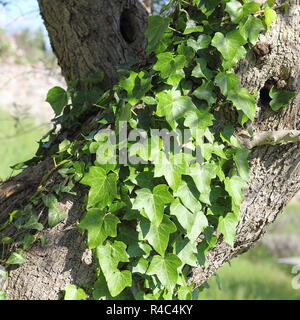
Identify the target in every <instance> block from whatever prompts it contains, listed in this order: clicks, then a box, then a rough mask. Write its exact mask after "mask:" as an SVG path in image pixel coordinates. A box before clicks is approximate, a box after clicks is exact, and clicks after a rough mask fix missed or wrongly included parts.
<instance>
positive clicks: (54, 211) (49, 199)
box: [43, 194, 67, 228]
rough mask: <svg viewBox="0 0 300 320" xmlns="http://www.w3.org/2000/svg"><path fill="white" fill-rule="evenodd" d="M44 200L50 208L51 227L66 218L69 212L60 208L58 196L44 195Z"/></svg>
mask: <svg viewBox="0 0 300 320" xmlns="http://www.w3.org/2000/svg"><path fill="white" fill-rule="evenodd" d="M43 202H44V204H45V206H46V207H47V208H48V224H49V226H50V227H51V228H52V227H55V226H56V225H57V224H58V223H60V222H61V221H63V220H64V219H66V217H67V213H66V212H64V211H61V210H60V209H59V208H58V202H57V198H56V197H55V196H54V195H53V194H47V195H45V196H43Z"/></svg>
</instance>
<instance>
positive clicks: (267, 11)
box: [264, 7, 277, 30]
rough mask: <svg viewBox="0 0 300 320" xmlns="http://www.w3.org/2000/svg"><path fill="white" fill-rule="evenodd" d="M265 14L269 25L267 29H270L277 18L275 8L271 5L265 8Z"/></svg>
mask: <svg viewBox="0 0 300 320" xmlns="http://www.w3.org/2000/svg"><path fill="white" fill-rule="evenodd" d="M264 14H265V23H266V26H267V30H270V26H271V24H272V22H273V21H274V20H276V19H277V14H276V12H275V10H273V9H272V8H270V7H266V8H265V11H264Z"/></svg>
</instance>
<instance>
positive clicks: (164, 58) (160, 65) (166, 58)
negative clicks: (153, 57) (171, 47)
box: [153, 52, 175, 78]
mask: <svg viewBox="0 0 300 320" xmlns="http://www.w3.org/2000/svg"><path fill="white" fill-rule="evenodd" d="M172 62H173V64H172ZM174 69H175V65H174V61H173V53H172V52H163V53H159V54H158V55H157V62H156V63H155V64H154V66H153V70H155V71H159V72H160V74H161V77H162V78H166V77H168V76H169V75H170V74H171V73H172V71H173V70H174Z"/></svg>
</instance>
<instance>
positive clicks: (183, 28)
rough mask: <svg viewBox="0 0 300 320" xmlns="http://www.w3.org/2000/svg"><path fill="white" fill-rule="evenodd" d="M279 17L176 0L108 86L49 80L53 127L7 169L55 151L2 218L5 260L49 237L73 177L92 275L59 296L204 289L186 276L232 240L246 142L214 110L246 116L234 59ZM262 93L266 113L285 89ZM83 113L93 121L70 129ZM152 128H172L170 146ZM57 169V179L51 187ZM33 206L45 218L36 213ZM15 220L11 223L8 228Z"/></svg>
mask: <svg viewBox="0 0 300 320" xmlns="http://www.w3.org/2000/svg"><path fill="white" fill-rule="evenodd" d="M275 19H276V13H275V10H274V1H273V0H269V1H267V2H266V3H265V4H264V5H263V6H262V7H261V5H260V4H259V3H256V2H254V1H251V0H243V1H238V0H227V1H226V0H222V1H219V0H177V1H175V0H172V1H170V2H169V4H168V5H166V6H164V7H163V9H162V14H161V15H160V16H150V17H149V26H148V29H147V31H146V34H147V35H148V45H147V49H146V51H147V52H148V59H147V63H145V64H139V63H138V64H137V63H136V62H132V63H129V64H127V65H121V66H120V67H119V73H120V81H119V82H118V84H116V85H115V86H114V87H113V88H112V89H110V88H108V87H107V86H106V85H105V83H104V82H103V73H102V72H99V73H97V74H96V75H95V76H93V77H91V78H89V79H80V80H78V81H74V82H73V83H70V84H69V87H68V90H67V91H65V90H64V89H62V88H59V87H55V88H52V89H51V90H50V91H49V93H48V96H47V101H48V102H49V103H50V104H51V106H52V108H53V110H54V112H55V114H56V118H55V119H54V127H53V129H52V130H51V131H50V132H49V133H48V134H47V135H46V136H45V137H43V138H42V139H41V141H40V148H39V150H38V152H37V154H36V156H35V158H34V159H32V160H31V161H29V162H27V163H25V164H21V165H20V164H19V165H18V166H17V167H15V168H20V167H22V166H24V165H25V166H26V165H30V164H32V163H37V162H40V161H42V160H43V159H45V158H46V157H49V156H51V157H52V158H53V161H54V169H53V170H52V171H51V172H49V173H48V174H47V175H45V177H44V179H43V181H42V183H41V185H40V186H39V188H38V189H37V190H36V193H35V194H34V195H33V196H32V198H31V201H30V204H29V205H27V206H26V207H25V208H24V209H22V210H21V209H20V210H16V211H14V212H12V213H11V214H10V218H9V220H8V221H7V222H6V223H5V224H3V226H1V227H0V232H1V233H2V235H3V236H2V237H1V243H2V255H1V262H2V264H3V265H9V264H22V263H25V262H26V259H25V258H24V257H23V255H22V252H23V250H26V249H28V248H29V247H30V246H31V245H32V244H33V243H34V242H35V241H37V240H39V241H41V244H42V245H44V244H45V242H46V241H47V239H45V237H40V234H39V231H41V230H42V229H43V225H45V224H46V222H47V223H48V225H49V227H53V226H55V225H57V224H58V223H59V222H61V221H62V220H64V219H65V218H66V213H65V212H62V211H61V210H60V209H59V207H58V205H57V203H58V200H59V197H60V196H61V195H62V194H65V193H70V194H76V192H75V191H74V190H75V189H74V186H75V185H76V184H78V183H80V184H83V185H85V186H88V187H89V193H88V195H87V196H86V198H85V208H86V212H85V214H84V216H83V218H82V220H81V221H80V223H79V224H78V228H79V230H81V231H83V232H86V234H87V247H88V248H89V249H91V250H92V252H93V255H94V258H95V261H96V265H97V281H96V282H95V284H94V286H93V287H92V288H87V289H86V293H85V292H84V291H83V289H81V288H79V289H78V288H76V286H74V285H69V286H67V288H66V294H65V299H75V300H76V299H77V300H80V299H86V298H87V297H88V296H92V297H93V298H94V299H100V298H101V297H104V296H105V297H106V298H107V299H153V300H156V299H184V300H185V299H192V298H195V297H197V292H198V290H201V288H195V287H194V284H193V283H189V282H188V275H189V272H190V270H191V268H192V267H195V266H196V265H197V264H200V265H205V255H206V253H207V252H208V250H210V249H211V248H213V247H214V246H215V244H216V241H217V239H218V237H223V238H224V240H225V241H226V242H227V243H228V244H229V245H230V246H233V245H234V238H235V232H236V226H237V224H238V221H239V218H240V214H239V212H240V205H241V202H242V199H243V189H244V188H245V187H247V182H248V179H249V173H248V162H247V158H248V156H249V153H250V151H249V150H248V149H246V148H244V147H242V146H240V144H239V142H238V140H237V139H236V138H235V136H234V134H233V133H234V130H235V128H234V126H233V125H224V124H222V123H219V121H218V115H219V112H220V110H221V109H222V108H225V107H228V106H233V107H234V108H235V109H236V111H235V112H236V118H237V121H238V122H239V125H240V126H243V125H244V124H245V123H246V122H249V120H250V121H253V120H254V117H255V111H256V99H257V94H256V93H250V92H249V91H248V90H247V89H246V88H240V85H239V79H238V76H237V75H236V74H235V73H234V72H233V71H232V68H233V67H234V66H235V65H236V63H237V62H238V61H239V60H240V59H242V58H245V57H246V53H247V52H248V51H249V50H251V49H252V48H253V46H254V45H255V43H256V41H257V38H258V35H259V34H260V33H261V32H264V31H266V30H268V29H270V25H271V23H272V22H273V20H275ZM270 95H271V98H272V99H273V100H272V101H271V103H270V106H271V107H272V109H273V110H274V111H277V110H278V109H279V108H281V107H283V106H285V105H286V104H287V101H289V99H290V98H292V97H293V94H291V93H288V92H285V95H286V98H287V99H286V98H283V99H281V98H280V94H278V90H277V89H276V88H273V89H272V90H271V93H270ZM281 97H282V96H281ZM283 100H284V101H283ZM89 118H93V119H96V121H95V120H93V121H90V122H87V123H88V125H87V126H86V127H83V131H82V134H81V135H80V136H78V134H77V133H76V132H77V131H78V129H79V128H81V126H82V123H83V122H84V121H85V120H87V119H89ZM236 124H237V123H235V125H236ZM59 126H60V127H61V128H60V130H59V131H58V130H57V128H58V127H59ZM154 129H156V130H160V131H159V133H160V134H161V133H162V132H172V133H174V132H175V133H176V134H175V136H173V140H170V141H171V143H169V145H168V147H169V148H167V146H166V144H165V141H164V138H163V137H162V136H161V135H159V134H158V135H157V134H155V132H154V131H155V130H154ZM131 130H135V131H134V132H136V133H140V134H139V135H138V139H139V142H136V141H137V137H135V138H136V139H131V141H130V139H127V135H128V133H129V132H130V131H131ZM163 130H165V131H163ZM123 134H125V138H124V136H123ZM182 136H187V137H188V138H187V141H185V142H184V144H183V143H182V141H180V139H179V138H180V137H182ZM133 138H134V137H133ZM167 149H168V150H167ZM199 155H200V157H199ZM134 156H135V158H134ZM104 158H105V159H106V161H103V159H104ZM137 158H138V159H139V161H136V162H134V161H133V160H134V159H135V160H136V159H137ZM107 159H108V160H107ZM130 160H131V161H130ZM53 171H57V172H58V173H59V174H60V175H61V176H62V177H63V178H64V180H63V183H58V184H55V185H52V186H49V185H47V181H48V180H49V177H50V175H51V174H52V173H53ZM41 205H44V206H46V207H47V208H48V216H47V221H40V216H38V214H37V212H38V209H39V208H40V206H41ZM11 226H13V227H14V228H15V229H16V230H17V232H16V233H14V234H13V235H12V236H4V235H5V230H7V228H9V227H11ZM34 231H35V232H34ZM0 289H1V288H0ZM3 296H4V293H3V291H2V297H3ZM0 297H1V295H0Z"/></svg>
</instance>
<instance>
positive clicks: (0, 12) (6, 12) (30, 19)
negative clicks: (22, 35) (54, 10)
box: [0, 0, 49, 45]
mask: <svg viewBox="0 0 300 320" xmlns="http://www.w3.org/2000/svg"><path fill="white" fill-rule="evenodd" d="M7 2H9V4H8V5H7V6H5V7H1V6H0V28H4V29H6V30H8V31H9V32H12V33H13V32H19V31H21V30H22V29H26V28H28V29H30V30H33V31H34V30H37V29H39V28H42V30H43V32H44V34H45V40H46V42H47V45H48V43H49V42H48V35H47V31H46V28H45V26H44V24H43V21H42V18H41V16H40V13H39V7H38V3H37V0H10V1H7Z"/></svg>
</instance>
